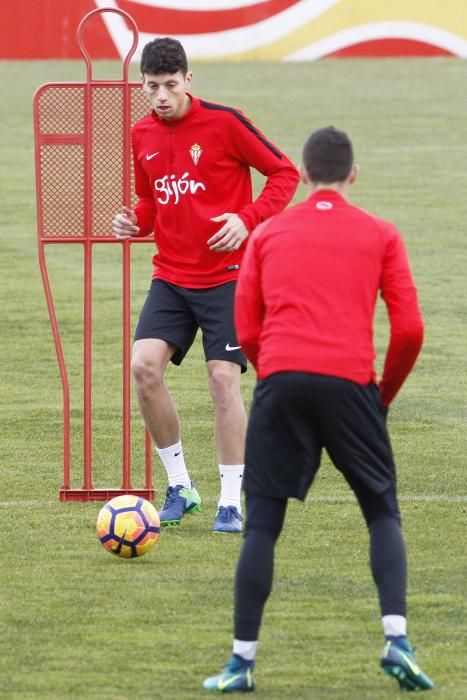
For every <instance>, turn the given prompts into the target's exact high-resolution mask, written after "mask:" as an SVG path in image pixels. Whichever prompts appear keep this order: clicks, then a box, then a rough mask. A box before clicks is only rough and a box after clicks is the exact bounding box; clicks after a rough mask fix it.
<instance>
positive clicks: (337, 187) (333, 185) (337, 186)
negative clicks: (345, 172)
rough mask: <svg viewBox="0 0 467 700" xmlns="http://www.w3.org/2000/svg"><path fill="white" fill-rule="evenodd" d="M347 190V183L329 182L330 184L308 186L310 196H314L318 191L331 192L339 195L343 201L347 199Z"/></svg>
mask: <svg viewBox="0 0 467 700" xmlns="http://www.w3.org/2000/svg"><path fill="white" fill-rule="evenodd" d="M349 188H350V185H349V183H348V182H347V180H346V181H345V182H330V183H323V182H317V183H316V182H313V183H311V182H310V183H309V184H308V191H309V193H310V195H311V194H315V193H317V192H319V191H320V190H328V191H329V190H331V191H332V192H337V193H338V194H340V195H341V196H342V197H344V198H345V199H348V193H349Z"/></svg>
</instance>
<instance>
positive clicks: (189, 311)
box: [135, 280, 247, 372]
mask: <svg viewBox="0 0 467 700" xmlns="http://www.w3.org/2000/svg"><path fill="white" fill-rule="evenodd" d="M235 284H236V283H235V282H227V283H226V284H221V285H219V286H217V287H208V288H206V289H185V287H178V286H176V285H174V284H170V283H169V282H164V281H163V280H153V281H152V284H151V288H150V289H149V293H148V296H147V298H146V301H145V303H144V306H143V308H142V311H141V314H140V317H139V321H138V325H137V327H136V331H135V340H143V339H145V338H159V339H160V340H165V341H166V342H167V343H171V345H175V347H176V348H177V350H176V352H175V353H174V355H173V357H172V362H173V363H174V364H176V365H179V364H181V362H182V360H183V358H184V357H185V355H186V354H187V352H188V350H189V349H190V348H191V346H192V345H193V341H194V339H195V336H196V332H197V330H198V328H201V331H202V334H203V348H204V356H205V358H206V360H227V361H228V362H235V363H236V364H238V365H240V366H241V368H242V372H246V367H247V360H246V357H245V355H244V354H243V352H242V351H241V348H240V346H239V344H238V342H237V336H236V333H235V326H234V321H233V304H234V294H235Z"/></svg>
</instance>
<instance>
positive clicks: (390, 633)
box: [382, 615, 407, 637]
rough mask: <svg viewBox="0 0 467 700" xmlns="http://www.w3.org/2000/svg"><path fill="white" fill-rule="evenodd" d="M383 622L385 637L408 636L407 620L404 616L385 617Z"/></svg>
mask: <svg viewBox="0 0 467 700" xmlns="http://www.w3.org/2000/svg"><path fill="white" fill-rule="evenodd" d="M382 622H383V629H384V636H385V637H406V636H407V618H405V617H404V616H403V615H383V617H382Z"/></svg>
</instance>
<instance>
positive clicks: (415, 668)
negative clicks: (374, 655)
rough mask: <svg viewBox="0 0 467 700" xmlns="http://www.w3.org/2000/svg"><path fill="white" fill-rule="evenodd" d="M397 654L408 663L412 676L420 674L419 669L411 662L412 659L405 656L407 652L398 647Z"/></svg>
mask: <svg viewBox="0 0 467 700" xmlns="http://www.w3.org/2000/svg"><path fill="white" fill-rule="evenodd" d="M399 654H400V655H401V656H402V658H403V659H404V661H405V663H406V664H407V665H408V667H409V668H410V670H411V671H412V673H413V674H414V676H418V675H420V669H419V668H418V666H417V665H416V664H414V663H413V662H412V659H410V658H409V657H408V656H407V654H404V652H403V651H401V650H400V649H399Z"/></svg>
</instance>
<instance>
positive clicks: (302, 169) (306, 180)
mask: <svg viewBox="0 0 467 700" xmlns="http://www.w3.org/2000/svg"><path fill="white" fill-rule="evenodd" d="M298 172H299V173H300V180H301V181H302V182H303V184H304V185H309V184H310V177H309V175H308V173H307V170H306V168H305V166H304V165H300V166H299V168H298Z"/></svg>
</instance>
